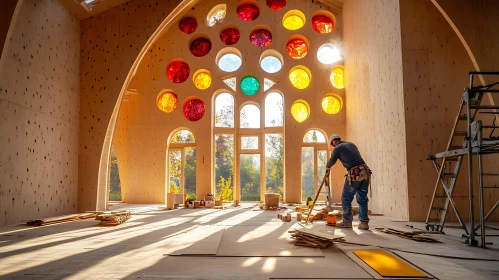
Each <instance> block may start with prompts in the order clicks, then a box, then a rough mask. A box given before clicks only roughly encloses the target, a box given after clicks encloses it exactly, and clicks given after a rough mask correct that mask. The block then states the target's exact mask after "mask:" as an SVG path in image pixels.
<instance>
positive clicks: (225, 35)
mask: <svg viewBox="0 0 499 280" xmlns="http://www.w3.org/2000/svg"><path fill="white" fill-rule="evenodd" d="M239 37H241V34H239V30H237V29H235V28H226V29H224V30H223V31H222V33H220V40H222V42H223V43H224V44H226V45H229V46H230V45H234V44H235V43H237V42H238V41H239Z"/></svg>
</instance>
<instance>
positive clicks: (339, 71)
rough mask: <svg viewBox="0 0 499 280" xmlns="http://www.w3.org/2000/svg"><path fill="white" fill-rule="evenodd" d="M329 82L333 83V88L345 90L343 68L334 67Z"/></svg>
mask: <svg viewBox="0 0 499 280" xmlns="http://www.w3.org/2000/svg"><path fill="white" fill-rule="evenodd" d="M329 80H330V81H331V84H332V85H333V87H335V88H337V89H342V88H345V81H344V68H343V66H341V65H339V66H336V67H334V68H333V70H332V71H331V76H329Z"/></svg>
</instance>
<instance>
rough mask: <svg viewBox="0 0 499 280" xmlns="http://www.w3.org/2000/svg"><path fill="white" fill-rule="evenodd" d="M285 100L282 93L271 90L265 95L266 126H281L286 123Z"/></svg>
mask: <svg viewBox="0 0 499 280" xmlns="http://www.w3.org/2000/svg"><path fill="white" fill-rule="evenodd" d="M283 113H284V102H283V100H282V95H281V94H280V93H277V92H270V93H269V94H267V97H265V127H276V126H277V127H279V126H283V125H284V114H283Z"/></svg>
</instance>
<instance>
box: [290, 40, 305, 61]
mask: <svg viewBox="0 0 499 280" xmlns="http://www.w3.org/2000/svg"><path fill="white" fill-rule="evenodd" d="M286 52H287V53H288V54H289V56H290V57H292V58H294V59H300V58H304V57H305V56H306V55H307V53H308V43H307V42H306V41H305V40H304V39H302V38H295V39H291V40H289V41H288V43H287V44H286Z"/></svg>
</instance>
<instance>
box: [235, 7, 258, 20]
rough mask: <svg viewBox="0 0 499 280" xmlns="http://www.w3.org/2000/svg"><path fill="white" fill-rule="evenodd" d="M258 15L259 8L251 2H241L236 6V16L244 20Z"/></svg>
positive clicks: (255, 17) (252, 18) (253, 18)
mask: <svg viewBox="0 0 499 280" xmlns="http://www.w3.org/2000/svg"><path fill="white" fill-rule="evenodd" d="M259 15H260V10H259V9H258V7H257V6H255V5H254V4H251V3H246V4H241V5H239V6H237V16H238V17H239V18H240V19H242V20H244V21H253V20H255V19H257V18H258V16H259Z"/></svg>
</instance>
